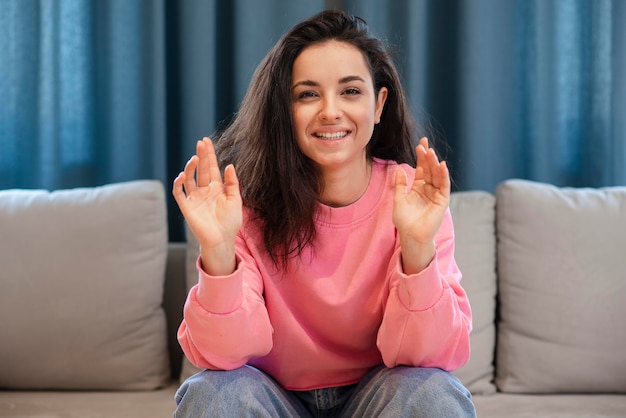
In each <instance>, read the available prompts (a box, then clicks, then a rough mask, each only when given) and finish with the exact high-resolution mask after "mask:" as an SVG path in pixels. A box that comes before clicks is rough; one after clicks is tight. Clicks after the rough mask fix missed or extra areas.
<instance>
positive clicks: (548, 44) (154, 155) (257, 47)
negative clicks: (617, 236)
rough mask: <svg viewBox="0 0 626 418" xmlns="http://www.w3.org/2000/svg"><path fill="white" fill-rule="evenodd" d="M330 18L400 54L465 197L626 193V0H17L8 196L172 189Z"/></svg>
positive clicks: (4, 57) (3, 175)
mask: <svg viewBox="0 0 626 418" xmlns="http://www.w3.org/2000/svg"><path fill="white" fill-rule="evenodd" d="M328 7H333V8H343V9H345V10H348V11H350V12H353V13H355V14H357V15H359V16H362V17H363V18H364V19H365V20H366V21H367V22H368V23H369V24H370V27H371V28H372V30H373V31H374V32H376V33H378V34H379V35H381V36H383V37H384V38H386V39H387V41H388V43H389V44H390V45H391V46H392V47H393V48H394V51H395V59H396V61H397V63H398V67H399V70H400V72H401V74H402V77H403V79H404V82H405V86H406V88H407V91H408V93H409V98H410V101H411V104H412V106H413V109H414V111H415V112H416V114H417V116H418V119H419V120H420V121H422V123H423V124H424V125H427V126H430V127H431V128H432V132H433V135H434V136H435V139H439V145H438V147H439V148H438V149H439V151H440V153H441V154H442V155H443V156H444V157H445V158H446V159H447V160H448V161H449V165H450V167H451V170H452V174H453V180H454V184H455V187H456V189H458V190H469V189H482V190H487V191H493V190H494V188H495V186H496V185H497V184H498V183H499V182H501V181H502V180H504V179H507V178H512V177H518V178H527V179H532V180H537V181H545V182H550V183H554V184H556V185H561V186H611V185H624V184H626V164H625V161H626V48H624V45H626V25H624V24H623V22H626V2H624V1H620V0H594V1H588V0H504V1H502V0H395V1H391V2H380V1H377V0H333V1H330V0H326V1H323V0H315V1H308V0H297V1H293V0H267V1H263V2H258V1H254V0H234V1H225V0H185V1H175V0H0V103H1V105H0V188H13V187H22V188H47V189H56V188H67V187H77V186H93V185H100V184H105V183H109V182H117V181H125V180H132V179H138V178H153V179H158V180H160V181H162V182H163V183H164V184H165V186H166V189H168V190H169V187H170V184H171V181H172V179H173V177H174V176H175V175H176V174H177V172H178V171H180V170H181V169H182V167H183V166H184V163H185V161H186V160H187V159H188V158H189V156H191V155H192V153H193V152H194V146H195V142H196V141H197V140H198V139H200V138H202V137H203V136H207V135H210V134H211V133H212V132H213V131H215V130H216V128H217V127H219V126H220V124H224V123H227V122H228V120H229V119H230V118H231V117H232V115H233V114H234V113H235V112H236V111H237V106H238V104H239V102H240V100H241V99H242V97H243V95H244V93H245V91H246V89H247V86H248V83H249V80H250V77H251V75H252V73H253V71H254V69H255V67H256V65H257V64H258V62H259V61H260V60H261V59H262V57H263V56H264V55H265V53H266V52H267V51H268V49H269V48H270V47H271V46H272V45H273V44H274V43H275V42H276V40H278V38H279V37H280V36H281V35H282V33H283V32H284V31H285V30H286V29H288V28H289V27H290V26H291V25H292V24H294V23H295V22H297V21H299V20H301V19H303V18H306V17H308V16H310V15H312V14H314V13H316V12H318V11H320V10H322V9H324V8H328ZM445 144H447V146H445ZM168 199H169V200H168V205H169V216H170V219H169V221H170V237H171V238H172V239H173V240H180V239H183V236H182V231H183V229H182V219H181V217H180V214H179V213H178V210H177V208H176V206H175V204H174V203H173V199H171V197H168Z"/></svg>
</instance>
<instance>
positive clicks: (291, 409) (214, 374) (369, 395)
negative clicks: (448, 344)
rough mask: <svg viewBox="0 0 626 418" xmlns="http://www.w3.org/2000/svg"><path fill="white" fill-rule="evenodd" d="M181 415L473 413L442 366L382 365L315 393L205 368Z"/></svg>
mask: <svg viewBox="0 0 626 418" xmlns="http://www.w3.org/2000/svg"><path fill="white" fill-rule="evenodd" d="M176 403H177V408H176V411H175V412H174V417H175V418H182V417H193V418H199V417H237V418H239V417H281V418H283V417H319V418H321V417H359V418H361V417H425V418H437V417H445V418H450V417H475V416H476V411H475V409H474V404H473V403H472V400H471V395H470V393H469V391H468V390H467V389H466V388H465V387H464V386H463V385H462V384H461V382H460V381H459V380H458V379H457V378H456V377H455V376H453V375H452V374H450V373H448V372H445V371H443V370H440V369H427V368H419V367H404V366H400V367H395V368H393V369H389V368H386V367H384V366H379V367H375V368H374V369H372V370H371V371H370V372H369V373H368V374H367V375H365V377H364V378H363V379H362V380H361V382H359V383H358V384H355V385H351V386H341V387H334V388H328V389H316V390H311V391H289V390H285V389H283V388H282V387H281V386H280V385H279V384H278V383H277V382H276V381H274V380H273V379H272V378H271V377H269V376H268V375H266V374H265V373H263V372H261V371H260V370H258V369H255V368H253V367H250V366H244V367H241V368H239V369H236V370H231V371H214V370H205V371H203V372H200V373H198V374H196V375H193V376H191V377H190V378H189V379H187V380H186V381H185V382H184V383H183V384H182V385H181V387H180V388H179V389H178V391H177V393H176Z"/></svg>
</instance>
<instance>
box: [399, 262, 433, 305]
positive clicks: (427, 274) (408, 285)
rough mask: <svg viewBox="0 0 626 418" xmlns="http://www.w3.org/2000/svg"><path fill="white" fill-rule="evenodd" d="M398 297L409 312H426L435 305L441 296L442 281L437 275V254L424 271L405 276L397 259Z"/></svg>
mask: <svg viewBox="0 0 626 418" xmlns="http://www.w3.org/2000/svg"><path fill="white" fill-rule="evenodd" d="M397 269H398V273H399V275H400V281H399V284H398V296H399V298H400V301H401V302H402V304H403V305H404V306H405V307H406V308H407V309H408V310H410V311H426V310H428V309H430V308H432V307H433V305H435V304H436V303H437V302H438V301H439V299H441V296H442V295H443V287H444V284H443V280H442V279H441V274H440V273H439V263H438V261H437V254H436V253H435V256H434V257H433V259H432V260H431V261H430V264H428V266H426V268H425V269H424V270H422V271H421V272H419V273H417V274H410V275H407V274H405V273H404V272H403V271H402V261H401V260H400V257H398V267H397Z"/></svg>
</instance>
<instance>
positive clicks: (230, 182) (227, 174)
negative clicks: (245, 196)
mask: <svg viewBox="0 0 626 418" xmlns="http://www.w3.org/2000/svg"><path fill="white" fill-rule="evenodd" d="M224 185H225V192H226V196H228V197H229V198H233V197H235V198H239V197H240V191H239V179H237V173H236V172H235V166H233V165H232V164H229V165H228V166H227V167H226V169H224Z"/></svg>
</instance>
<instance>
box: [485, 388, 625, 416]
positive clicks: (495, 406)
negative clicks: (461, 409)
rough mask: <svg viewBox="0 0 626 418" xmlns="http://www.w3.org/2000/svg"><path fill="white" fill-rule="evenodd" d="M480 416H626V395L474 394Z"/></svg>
mask: <svg viewBox="0 0 626 418" xmlns="http://www.w3.org/2000/svg"><path fill="white" fill-rule="evenodd" d="M473 401H474V405H475V406H476V415H477V416H478V417H480V418H502V417H506V418H541V417H546V418H548V417H549V418H590V417H593V418H617V417H624V416H626V412H625V411H626V395H521V394H508V393H498V394H496V395H487V396H474V398H473Z"/></svg>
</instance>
